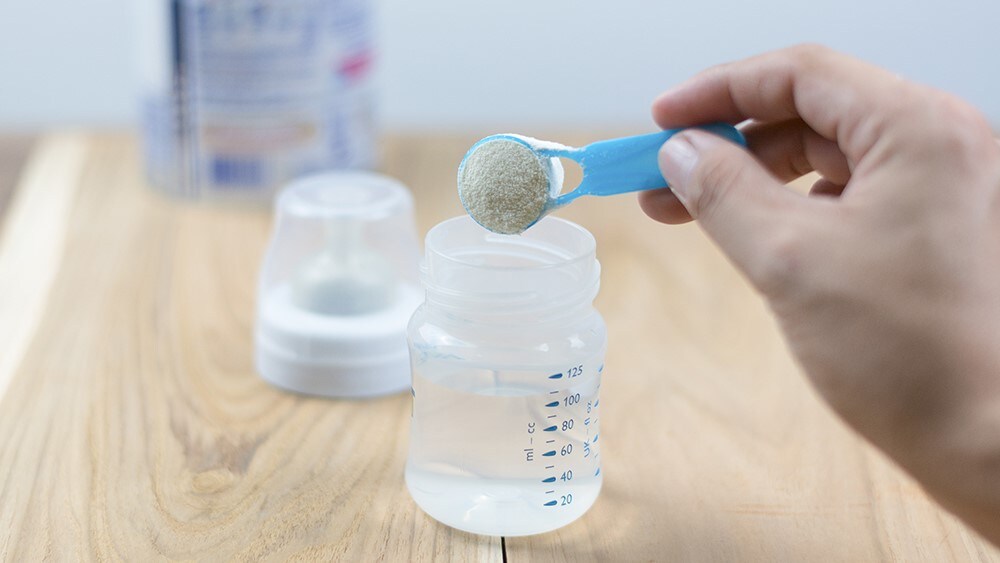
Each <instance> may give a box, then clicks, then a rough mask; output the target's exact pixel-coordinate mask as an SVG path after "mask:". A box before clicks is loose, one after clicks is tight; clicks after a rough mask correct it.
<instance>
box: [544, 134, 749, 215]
mask: <svg viewBox="0 0 1000 563" xmlns="http://www.w3.org/2000/svg"><path fill="white" fill-rule="evenodd" d="M696 129H701V130H704V131H707V132H709V133H713V134H715V135H718V136H720V137H723V138H725V139H727V140H729V141H732V142H734V143H738V144H740V145H743V146H746V139H744V138H743V135H742V134H741V133H740V132H739V131H738V130H737V129H736V128H735V127H733V126H732V125H729V124H728V123H712V124H709V125H700V126H698V127H696ZM683 130H684V129H667V130H665V131H660V132H658V133H649V134H646V135H637V136H634V137H623V138H620V139H610V140H607V141H598V142H596V143H591V144H589V145H587V146H585V147H581V148H580V149H577V150H575V151H572V152H571V153H566V154H560V155H559V156H565V157H566V158H570V159H572V160H575V161H576V162H578V163H579V164H580V167H581V168H582V169H583V181H581V182H580V185H579V186H578V187H577V188H576V189H575V190H573V191H572V192H569V193H567V194H563V195H562V196H560V197H558V198H557V199H556V203H557V205H562V204H565V203H569V202H570V201H572V200H574V199H576V198H577V197H579V196H581V195H597V196H604V195H615V194H623V193H627V192H637V191H642V190H652V189H657V188H665V187H667V182H666V181H665V180H664V179H663V175H662V174H661V173H660V166H659V164H658V162H657V153H658V152H659V150H660V147H661V146H663V143H665V142H667V139H669V138H670V137H673V136H674V135H675V134H677V133H678V132H680V131H683ZM564 198H565V199H564Z"/></svg>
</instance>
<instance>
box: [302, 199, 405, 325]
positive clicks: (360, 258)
mask: <svg viewBox="0 0 1000 563" xmlns="http://www.w3.org/2000/svg"><path fill="white" fill-rule="evenodd" d="M326 231H327V233H326V240H327V246H326V249H325V250H324V251H323V252H322V253H320V254H319V255H317V256H314V257H312V258H308V259H306V260H305V261H304V262H303V263H302V265H301V266H300V267H299V268H298V270H297V272H296V274H295V277H294V279H293V280H292V301H293V302H294V303H295V304H296V305H297V306H299V307H301V308H303V309H305V310H307V311H312V312H314V313H320V314H324V315H362V314H366V313H372V312H375V311H378V310H381V309H385V308H387V307H389V306H390V305H391V304H392V300H393V294H394V292H395V289H396V280H395V277H394V273H393V270H392V267H391V266H390V265H389V264H388V262H386V260H385V259H384V258H382V257H381V256H380V255H379V254H377V253H375V252H373V251H371V250H370V249H367V248H366V247H365V244H364V242H363V240H362V237H361V224H360V223H359V222H358V221H357V220H356V219H351V218H340V219H338V220H336V221H330V222H329V223H327V225H326Z"/></svg>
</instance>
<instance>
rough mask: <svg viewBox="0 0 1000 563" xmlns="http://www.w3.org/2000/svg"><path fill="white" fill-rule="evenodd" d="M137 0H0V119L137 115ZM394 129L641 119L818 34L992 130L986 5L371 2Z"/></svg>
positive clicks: (998, 109)
mask: <svg viewBox="0 0 1000 563" xmlns="http://www.w3.org/2000/svg"><path fill="white" fill-rule="evenodd" d="M136 1H137V0H86V1H81V0H30V1H16V0H0V127H4V128H37V127H52V126H59V125H64V124H70V125H122V124H127V123H129V122H131V121H133V118H134V116H135V115H136V114H137V111H136V108H137V103H136V96H137V90H138V88H137V80H136V74H137V73H136V72H135V70H136V66H137V65H136V64H135V55H134V51H135V49H134V46H135V41H136V38H135V37H134V33H133V25H132V24H133V23H134V21H135V18H134V16H133V14H132V11H133V9H134V3H135V2H136ZM376 1H377V2H379V7H380V10H379V16H380V18H379V32H380V37H381V41H380V43H379V47H380V52H381V59H380V69H379V73H380V78H381V85H382V88H381V102H382V103H381V109H382V116H383V123H384V125H385V127H386V128H387V129H390V130H414V129H422V130H423V129H435V130H463V129H464V130H469V129H471V130H479V129H485V130H493V129H498V128H500V129H525V130H527V129H530V128H536V127H537V128H551V127H560V128H571V129H586V128H595V127H618V128H645V127H649V126H651V124H650V120H649V116H648V106H649V102H650V101H651V100H652V98H653V97H654V96H655V95H656V94H657V93H658V92H659V91H661V90H662V89H664V88H666V87H667V86H669V85H671V84H674V83H676V82H678V81H680V80H682V79H683V78H685V77H687V76H689V75H690V74H692V73H694V72H696V71H697V70H699V69H701V68H704V67H706V66H709V65H712V64H715V63H718V62H722V61H726V60H730V59H734V58H740V57H744V56H748V55H750V54H753V53H757V52H761V51H764V50H768V49H773V48H777V47H781V46H785V45H789V44H793V43H797V42H802V41H814V42H821V43H825V44H827V45H830V46H832V47H835V48H838V49H841V50H844V51H847V52H849V53H852V54H855V55H858V56H861V57H864V58H866V59H869V60H871V61H874V62H876V63H878V64H881V65H883V66H886V67H889V68H890V69H893V70H894V71H896V72H899V73H900V74H902V75H904V76H907V77H910V78H912V79H915V80H919V81H922V82H925V83H930V84H933V85H935V86H938V87H940V88H943V89H946V90H950V91H952V92H955V93H957V94H959V95H961V96H963V97H965V98H967V99H968V100H970V101H972V102H973V103H974V104H976V105H977V106H978V107H980V108H981V109H982V110H983V111H984V112H986V114H987V115H988V116H989V117H990V119H991V120H992V121H993V123H994V124H1000V72H998V71H1000V2H995V1H991V0H955V1H952V2H947V3H945V2H943V1H939V2H931V1H928V0H881V1H880V0H814V1H805V0H758V1H755V2H741V1H737V0H730V1H723V0H687V1H684V2H680V1H663V0H602V1H598V0H504V1H499V2H498V1H488V2H487V1H482V0H420V1H414V0H376Z"/></svg>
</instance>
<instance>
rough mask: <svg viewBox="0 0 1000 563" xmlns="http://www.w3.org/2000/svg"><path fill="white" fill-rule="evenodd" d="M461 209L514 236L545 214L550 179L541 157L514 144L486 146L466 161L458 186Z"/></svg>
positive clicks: (503, 141) (491, 227)
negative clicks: (463, 207)
mask: <svg viewBox="0 0 1000 563" xmlns="http://www.w3.org/2000/svg"><path fill="white" fill-rule="evenodd" d="M458 195H459V197H460V198H461V200H462V205H464V206H465V209H466V210H467V211H468V212H469V215H471V216H472V218H473V219H475V220H476V222H477V223H479V224H480V225H482V226H483V227H486V228H487V229H489V230H491V231H493V232H495V233H500V234H505V235H515V234H518V233H521V232H523V231H524V230H525V229H527V228H528V227H530V226H531V225H532V224H533V223H534V222H535V221H536V220H537V219H538V218H539V216H541V214H542V210H543V209H544V208H545V203H546V202H547V201H548V197H549V177H548V174H546V170H545V167H544V166H543V164H542V162H541V160H539V158H538V156H537V155H535V153H534V152H533V151H532V150H531V149H529V148H528V147H525V146H524V145H522V144H520V143H517V142H515V141H505V140H499V139H498V140H495V141H489V142H486V143H483V144H482V145H480V146H479V148H477V149H476V150H475V151H474V152H473V153H472V154H471V155H469V157H468V158H467V159H466V160H465V165H464V167H463V169H462V174H461V177H460V178H459V182H458Z"/></svg>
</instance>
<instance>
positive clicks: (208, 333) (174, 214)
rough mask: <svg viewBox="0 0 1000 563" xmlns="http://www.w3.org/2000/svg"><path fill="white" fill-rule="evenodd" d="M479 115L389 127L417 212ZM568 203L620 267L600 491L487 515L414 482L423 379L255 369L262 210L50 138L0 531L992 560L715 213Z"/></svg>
mask: <svg viewBox="0 0 1000 563" xmlns="http://www.w3.org/2000/svg"><path fill="white" fill-rule="evenodd" d="M596 137H597V136H596V135H594V136H585V137H581V138H573V137H572V136H570V137H560V140H566V141H570V142H572V141H586V140H590V139H593V138H596ZM473 140H475V139H474V137H397V138H392V139H389V140H388V141H387V143H386V145H385V160H384V162H385V171H386V172H387V173H388V174H391V175H393V176H396V177H398V178H400V179H401V180H403V181H404V182H405V183H407V184H408V185H409V186H410V187H411V188H412V190H413V191H414V193H415V195H416V199H417V206H418V213H419V226H420V227H421V229H427V228H428V227H430V226H431V225H433V224H434V223H436V222H438V221H440V220H441V219H444V218H446V217H449V216H453V215H457V214H459V213H460V208H459V204H458V202H457V198H456V196H455V185H454V173H455V172H454V171H455V167H456V164H457V162H458V160H459V158H460V157H461V155H462V154H463V153H464V151H465V150H466V148H467V147H468V146H469V144H470V143H471V142H472V141H473ZM15 145H16V143H15ZM0 146H9V145H0ZM17 146H19V145H17ZM15 149H16V146H15ZM8 152H9V151H8ZM8 160H9V158H8ZM0 162H3V161H2V159H0ZM12 166H16V163H15V164H13V165H12V164H9V163H8V166H7V169H8V175H9V173H10V172H9V171H10V169H11V167H12ZM2 181H3V174H0V182H2ZM561 215H563V216H564V217H567V218H569V219H571V220H574V221H577V222H579V223H581V224H583V225H584V226H586V227H587V228H588V229H590V230H591V231H592V232H593V233H594V234H595V236H596V237H597V240H598V254H599V258H600V260H601V262H602V264H603V266H604V276H603V286H602V289H601V295H600V297H599V298H598V300H597V307H598V308H599V309H600V310H601V311H602V312H603V314H604V316H605V318H606V320H607V323H608V329H609V334H610V350H609V352H608V356H607V369H606V371H605V378H604V385H603V387H602V401H601V402H602V405H603V408H604V409H606V410H605V412H604V417H603V419H602V430H603V432H602V437H603V439H602V443H603V446H604V450H603V452H602V458H603V459H604V460H605V461H604V473H605V475H606V478H605V482H604V490H603V492H602V493H601V497H600V498H599V499H598V501H597V504H596V505H595V506H594V508H593V509H592V510H591V511H590V512H589V513H588V514H587V515H586V516H585V517H583V518H582V519H580V520H578V521H577V522H575V523H574V524H572V525H570V526H568V527H566V528H564V529H562V530H559V531H557V532H554V533H550V534H546V535H542V536H537V537H528V538H509V539H501V538H495V537H478V536H473V535H469V534H465V533H461V532H457V531H455V530H452V529H449V528H447V527H444V526H442V525H440V524H438V523H436V522H435V521H433V520H431V519H430V518H428V517H427V516H425V515H424V514H423V513H421V512H420V511H419V510H418V509H417V507H416V506H415V505H414V503H413V502H412V501H411V500H410V497H409V495H408V494H407V492H406V489H405V486H404V484H403V465H404V463H405V458H406V444H407V424H408V421H409V396H408V395H400V396H394V397H388V398H384V399H378V400H371V401H328V400H320V399H308V398H303V397H298V396H294V395H290V394H287V393H283V392H281V391H278V390H276V389H274V388H272V387H269V386H268V385H266V384H265V383H263V382H262V381H261V380H260V379H259V378H258V377H257V376H256V375H255V373H254V369H253V365H252V362H251V352H252V344H251V332H252V326H253V317H254V290H255V283H256V275H257V268H258V264H259V262H260V258H261V252H262V250H263V247H264V244H265V242H266V239H267V236H268V231H269V227H270V217H269V216H268V214H266V213H262V212H259V211H251V210H245V209H243V210H239V209H223V208H218V207H204V206H198V205H191V204H187V203H181V202H175V201H171V200H169V199H166V198H164V197H161V196H160V195H158V194H156V193H155V192H152V191H150V190H149V189H147V188H146V187H145V186H144V185H143V181H142V180H141V174H140V168H139V159H138V154H137V149H136V143H135V141H134V139H133V138H131V137H129V136H127V135H124V134H121V135H117V134H102V135H89V134H55V135H49V136H45V137H43V138H41V139H40V140H39V141H38V142H37V143H36V144H35V145H34V149H33V152H32V155H31V158H30V161H29V162H28V164H27V166H26V167H25V169H24V173H23V175H22V176H21V179H20V181H19V184H18V187H17V190H16V192H15V194H14V198H13V199H12V201H11V204H10V207H9V208H8V209H7V210H6V212H5V213H3V214H0V217H3V219H2V221H3V223H2V227H3V228H2V231H0V233H2V234H0V557H2V558H3V559H5V560H9V561H30V560H38V559H42V558H49V559H53V560H66V559H69V560H76V559H99V560H130V561H152V560H158V559H199V560H225V559H236V560H258V559H272V560H287V559H291V560H301V561H312V560H344V561H367V560H380V561H431V560H446V559H450V560H459V561H464V560H472V559H481V560H489V561H512V562H516V561H572V562H576V561H588V560H596V561H647V560H656V561H690V560H694V561H720V560H722V561H726V560H729V561H732V560H736V561H746V560H752V561H817V560H821V561H876V560H893V561H896V560H899V561H951V560H958V561H967V560H977V561H978V560H982V561H1000V553H998V551H997V550H995V549H994V548H992V547H990V546H989V545H988V544H987V543H985V542H983V541H982V540H980V539H978V538H977V537H976V536H974V535H973V534H972V533H970V532H969V531H967V530H966V529H965V528H964V527H963V526H962V525H961V524H960V523H958V522H957V521H956V520H955V519H954V518H953V517H951V516H950V515H949V514H947V513H945V512H943V511H941V510H940V509H938V508H937V507H936V506H935V505H934V504H933V503H932V502H931V501H930V500H928V498H927V497H926V496H925V495H924V494H923V492H922V491H921V490H920V488H919V487H918V486H917V485H916V484H914V482H913V481H912V480H910V479H909V478H907V477H906V476H905V475H903V474H902V473H901V472H900V471H899V470H898V469H896V468H895V467H894V466H893V465H892V464H891V463H890V462H888V461H887V460H886V459H885V458H884V457H883V456H882V455H881V454H879V453H878V452H876V451H874V450H873V449H872V448H870V447H868V446H867V445H865V444H864V443H862V442H861V441H860V440H858V439H857V438H856V437H855V436H854V435H852V434H851V433H850V432H849V431H848V430H846V429H845V427H844V425H842V424H841V423H840V422H839V421H838V420H837V419H836V418H835V417H834V416H833V415H832V414H831V413H830V411H829V410H828V409H827V408H826V407H825V406H824V405H823V404H822V403H821V402H820V401H819V400H818V399H817V397H816V395H815V394H814V393H813V391H812V390H811V389H810V387H809V386H808V385H807V383H806V382H805V380H804V379H803V377H802V376H801V375H800V373H799V372H798V370H797V368H796V366H795V364H794V363H793V361H792V359H791V358H790V357H789V354H788V352H787V350H786V349H785V346H784V344H783V343H782V340H781V338H780V336H779V334H778V332H777V331H776V328H775V324H774V323H773V322H772V320H771V318H770V316H769V315H768V311H767V309H766V307H765V306H764V304H763V303H762V302H761V300H760V299H759V298H758V297H757V296H756V295H755V294H754V292H753V291H752V290H751V289H750V288H749V287H747V285H746V284H745V283H744V282H743V281H742V279H741V278H740V277H739V276H738V275H737V274H736V273H735V272H734V271H733V269H732V268H731V267H730V266H729V264H727V262H726V261H725V259H724V258H723V257H722V256H721V255H720V254H719V253H718V252H717V251H716V250H715V249H714V248H713V247H712V245H711V244H709V243H708V242H707V240H706V239H705V237H704V236H703V235H702V233H701V232H700V231H699V230H698V229H697V227H694V226H685V227H667V226H663V225H657V224H654V223H653V222H651V221H649V220H647V219H645V218H644V216H642V215H641V213H640V212H639V210H638V207H637V205H636V203H635V200H634V198H633V197H628V196H625V197H618V198H611V199H605V200H603V201H598V200H594V199H590V200H587V199H584V200H581V201H580V202H579V203H577V204H574V206H573V207H572V208H571V209H566V210H565V211H564V212H562V213H561Z"/></svg>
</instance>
